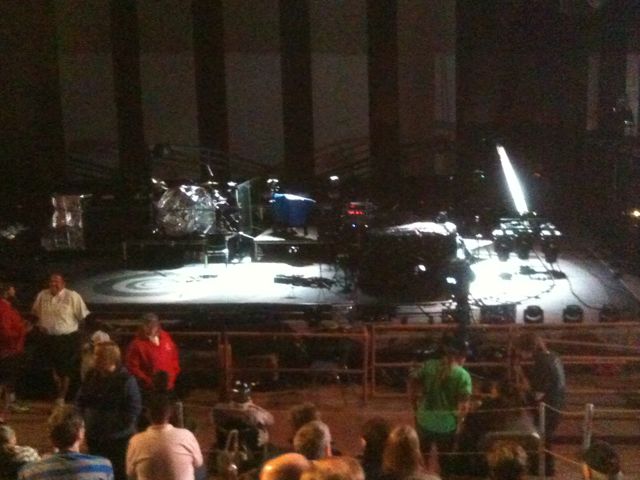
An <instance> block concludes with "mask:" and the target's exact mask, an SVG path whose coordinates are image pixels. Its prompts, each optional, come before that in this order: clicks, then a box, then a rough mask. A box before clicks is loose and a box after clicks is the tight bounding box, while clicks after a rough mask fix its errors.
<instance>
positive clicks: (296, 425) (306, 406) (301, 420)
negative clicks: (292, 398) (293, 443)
mask: <svg viewBox="0 0 640 480" xmlns="http://www.w3.org/2000/svg"><path fill="white" fill-rule="evenodd" d="M314 420H322V418H321V415H320V410H318V407H317V406H316V405H315V404H314V403H311V402H305V403H301V404H299V405H295V406H294V407H293V408H291V410H290V411H289V422H290V423H291V428H292V430H293V432H294V434H295V432H297V431H298V430H299V429H300V428H301V427H302V426H303V425H305V424H306V423H309V422H312V421H314Z"/></svg>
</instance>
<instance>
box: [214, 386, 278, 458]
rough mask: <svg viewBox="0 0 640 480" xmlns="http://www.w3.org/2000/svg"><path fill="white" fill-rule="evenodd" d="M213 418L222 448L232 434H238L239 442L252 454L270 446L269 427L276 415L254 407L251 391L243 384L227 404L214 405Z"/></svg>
mask: <svg viewBox="0 0 640 480" xmlns="http://www.w3.org/2000/svg"><path fill="white" fill-rule="evenodd" d="M211 418H212V420H213V423H214V424H215V427H216V444H217V445H218V447H219V448H221V447H222V446H223V445H224V444H225V442H226V439H227V435H228V433H229V432H230V431H231V430H238V433H239V436H240V441H241V442H242V443H243V444H244V445H245V446H246V447H247V448H248V449H249V450H251V451H254V452H255V451H258V450H260V449H262V448H264V447H266V446H267V444H268V443H269V430H268V427H270V426H271V425H273V415H272V414H271V413H270V412H269V411H267V410H265V409H264V408H262V407H260V406H259V405H256V404H255V403H253V400H252V399H251V387H250V386H249V385H248V384H246V383H244V382H236V384H235V385H234V387H233V389H232V390H231V398H230V400H229V401H228V402H219V403H217V404H215V405H214V407H213V410H212V412H211Z"/></svg>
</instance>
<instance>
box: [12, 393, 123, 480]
mask: <svg viewBox="0 0 640 480" xmlns="http://www.w3.org/2000/svg"><path fill="white" fill-rule="evenodd" d="M84 433H85V428H84V420H83V419H82V416H81V415H80V414H79V413H77V412H75V411H74V410H73V409H72V408H71V407H70V406H66V407H65V408H64V409H61V410H59V415H58V417H57V418H56V419H55V421H54V423H53V426H52V428H51V432H50V438H51V441H52V443H53V446H54V447H55V448H56V452H55V453H54V454H52V455H49V456H47V457H45V458H44V459H42V460H40V461H37V462H32V463H28V464H27V465H25V466H24V467H23V468H22V469H21V470H20V472H19V474H18V478H19V479H20V480H42V479H53V478H60V479H62V478H64V479H65V480H113V469H112V468H111V462H109V460H107V459H106V458H103V457H98V456H95V455H85V454H82V453H80V445H81V444H82V442H83V440H84Z"/></svg>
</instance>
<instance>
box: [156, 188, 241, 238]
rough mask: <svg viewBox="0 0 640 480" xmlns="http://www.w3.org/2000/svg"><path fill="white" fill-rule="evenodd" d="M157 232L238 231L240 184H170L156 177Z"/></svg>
mask: <svg viewBox="0 0 640 480" xmlns="http://www.w3.org/2000/svg"><path fill="white" fill-rule="evenodd" d="M151 181H152V185H153V198H154V201H153V203H154V209H155V222H156V231H157V232H158V233H160V234H164V235H166V236H168V237H184V236H191V235H196V236H206V235H212V234H218V233H234V232H237V231H238V230H239V227H240V209H239V207H238V200H237V196H236V188H235V187H236V184H235V183H233V182H228V183H227V184H226V188H225V190H222V189H221V187H220V185H219V183H218V182H216V181H213V180H208V181H205V182H203V183H195V182H191V181H181V182H175V183H174V184H169V183H168V182H165V181H163V180H157V179H155V178H153V179H152V180H151Z"/></svg>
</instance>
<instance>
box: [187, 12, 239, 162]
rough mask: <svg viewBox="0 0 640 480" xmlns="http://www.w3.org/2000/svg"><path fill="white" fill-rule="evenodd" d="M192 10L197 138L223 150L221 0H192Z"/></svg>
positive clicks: (225, 146) (225, 132)
mask: <svg viewBox="0 0 640 480" xmlns="http://www.w3.org/2000/svg"><path fill="white" fill-rule="evenodd" d="M192 12H193V56H194V64H195V77H196V98H197V109H198V139H199V142H200V145H201V146H203V147H207V148H211V149H213V150H218V151H222V152H225V153H226V152H228V150H229V124H228V120H227V93H226V81H225V79H226V74H225V72H226V70H225V43H224V15H223V13H224V12H223V5H222V0H194V1H193V4H192ZM226 173H227V174H229V173H230V172H226Z"/></svg>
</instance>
